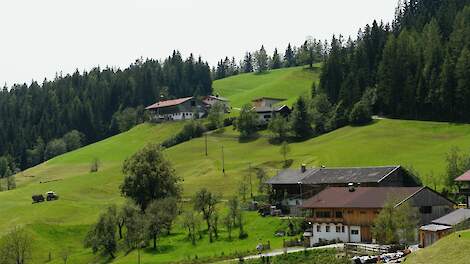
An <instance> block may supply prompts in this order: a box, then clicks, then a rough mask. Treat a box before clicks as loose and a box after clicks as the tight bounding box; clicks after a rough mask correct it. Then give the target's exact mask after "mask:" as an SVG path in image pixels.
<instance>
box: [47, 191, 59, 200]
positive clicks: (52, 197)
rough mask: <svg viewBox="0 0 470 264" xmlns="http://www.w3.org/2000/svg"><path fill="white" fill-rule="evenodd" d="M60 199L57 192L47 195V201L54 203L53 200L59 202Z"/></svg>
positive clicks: (50, 192)
mask: <svg viewBox="0 0 470 264" xmlns="http://www.w3.org/2000/svg"><path fill="white" fill-rule="evenodd" d="M58 199H59V195H57V194H56V193H55V192H53V191H48V192H47V193H46V200H47V201H53V200H58Z"/></svg>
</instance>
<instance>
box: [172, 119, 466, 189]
mask: <svg viewBox="0 0 470 264" xmlns="http://www.w3.org/2000/svg"><path fill="white" fill-rule="evenodd" d="M469 133H470V125H454V124H447V123H436V122H419V121H402V120H387V119H385V120H379V121H376V122H375V123H374V124H371V125H368V126H364V127H350V126H349V127H345V128H341V129H338V130H336V131H334V132H331V133H329V134H326V135H323V136H320V137H317V138H313V139H310V140H307V141H304V142H296V143H291V144H290V147H291V154H290V155H289V157H288V158H289V159H293V165H292V166H293V167H298V166H300V164H302V163H306V164H308V166H320V165H325V166H330V167H333V166H373V165H394V164H398V165H405V166H412V167H413V168H414V169H416V170H417V171H418V172H419V173H420V174H421V176H423V177H424V176H426V175H428V174H429V173H430V172H433V173H434V174H436V175H437V174H441V173H443V172H444V167H445V154H446V153H447V152H448V151H449V149H450V148H451V147H452V146H458V147H460V148H462V149H469V148H470V136H468V135H469ZM204 145H205V142H204V139H203V138H199V139H194V140H192V141H190V142H187V143H184V144H181V145H178V146H175V147H173V148H171V149H168V150H167V153H168V157H169V158H170V159H171V160H172V161H173V164H174V165H175V168H176V170H177V171H178V172H179V173H181V175H182V176H183V177H184V179H185V182H184V185H185V193H193V192H194V190H196V189H198V188H200V187H201V186H210V188H211V189H213V190H215V191H219V192H221V193H223V194H225V195H228V194H229V193H231V192H233V190H236V185H237V183H238V181H239V180H240V179H241V178H242V177H243V176H244V175H247V174H248V166H249V163H251V166H263V167H265V168H266V169H267V170H268V172H269V174H270V175H274V174H275V173H276V172H277V171H278V170H279V169H281V166H282V163H283V162H282V156H281V154H280V153H279V149H280V147H279V146H277V145H272V144H270V143H269V139H268V138H266V137H260V138H258V139H256V140H253V141H250V142H240V141H239V140H238V138H237V133H236V132H235V131H233V130H232V129H231V128H227V129H226V132H225V133H224V134H223V135H213V136H210V137H208V146H209V147H208V149H209V156H208V157H205V156H204ZM222 146H223V147H224V154H225V169H226V174H225V176H224V175H223V174H222V157H221V154H222ZM182 153H184V155H181V154H182Z"/></svg>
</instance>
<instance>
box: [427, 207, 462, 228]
mask: <svg viewBox="0 0 470 264" xmlns="http://www.w3.org/2000/svg"><path fill="white" fill-rule="evenodd" d="M467 219H470V209H457V210H455V211H453V212H451V213H449V214H446V215H444V216H443V217H440V218H438V219H436V220H433V221H432V223H433V224H438V225H447V226H454V225H457V224H459V223H461V222H463V221H465V220H467Z"/></svg>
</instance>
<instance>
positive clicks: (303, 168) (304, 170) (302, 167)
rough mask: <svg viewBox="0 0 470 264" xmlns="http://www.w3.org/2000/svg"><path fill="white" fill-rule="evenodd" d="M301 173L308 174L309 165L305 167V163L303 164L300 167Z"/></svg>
mask: <svg viewBox="0 0 470 264" xmlns="http://www.w3.org/2000/svg"><path fill="white" fill-rule="evenodd" d="M300 171H301V172H302V173H304V172H306V171H307V165H305V163H303V164H302V165H300Z"/></svg>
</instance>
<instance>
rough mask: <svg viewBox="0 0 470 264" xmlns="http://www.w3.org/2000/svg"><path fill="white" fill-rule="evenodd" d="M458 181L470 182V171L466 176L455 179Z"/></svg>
mask: <svg viewBox="0 0 470 264" xmlns="http://www.w3.org/2000/svg"><path fill="white" fill-rule="evenodd" d="M455 180H456V181H461V182H467V181H468V182H470V170H469V171H466V172H465V173H464V174H462V175H460V176H459V177H457V178H456V179H455Z"/></svg>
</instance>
